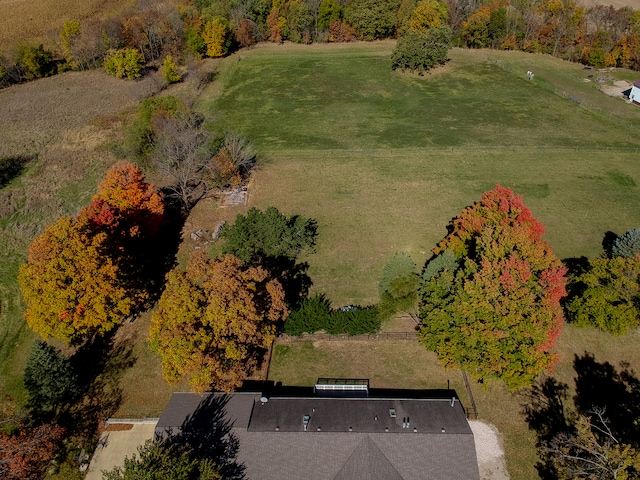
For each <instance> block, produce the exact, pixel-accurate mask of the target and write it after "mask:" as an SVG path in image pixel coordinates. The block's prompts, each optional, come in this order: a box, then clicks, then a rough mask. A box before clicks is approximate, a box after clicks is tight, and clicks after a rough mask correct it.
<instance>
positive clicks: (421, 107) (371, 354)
mask: <svg viewBox="0 0 640 480" xmlns="http://www.w3.org/2000/svg"><path fill="white" fill-rule="evenodd" d="M392 48H393V44H392V43H376V44H358V45H353V46H312V47H310V48H306V49H305V48H302V47H297V46H282V47H280V46H271V45H269V46H260V47H258V48H256V49H254V50H252V51H249V52H242V53H241V54H239V55H236V56H233V57H231V58H228V59H226V60H225V62H223V64H222V65H221V69H220V72H219V77H218V82H219V83H218V84H217V85H214V86H213V87H212V88H211V90H210V91H209V94H208V95H207V94H205V95H204V96H202V97H201V98H200V101H199V103H198V105H197V106H198V108H200V109H201V110H202V111H203V112H205V113H206V114H207V116H208V117H209V118H210V119H212V124H213V126H214V128H217V129H220V130H232V131H236V132H238V133H240V134H242V135H245V136H246V137H247V138H250V139H251V140H252V141H253V142H254V143H255V144H256V145H257V146H258V148H259V150H260V151H261V152H262V158H263V163H262V165H261V168H260V170H259V171H258V172H257V174H256V175H255V176H254V178H253V180H252V183H251V185H250V188H249V205H248V206H256V207H259V208H265V207H267V206H269V205H275V206H277V207H278V208H279V209H281V210H282V211H284V212H286V213H288V214H294V213H298V214H303V215H306V216H309V217H313V218H315V219H317V220H318V224H319V239H318V248H317V252H316V253H315V254H313V255H309V256H308V257H307V258H305V260H307V261H308V262H309V264H310V274H311V277H312V279H313V281H314V287H313V289H314V291H316V292H323V293H326V294H327V295H328V296H329V298H331V299H332V301H333V302H334V304H335V305H344V304H349V303H361V304H368V303H374V302H376V301H377V282H378V279H379V276H380V273H381V271H382V268H383V266H384V264H385V262H386V261H387V260H388V259H389V258H390V257H391V256H392V255H393V254H394V253H395V252H399V251H402V252H407V253H409V254H410V255H411V256H412V257H413V258H414V260H415V261H416V262H417V263H418V265H420V266H421V265H422V264H423V263H424V261H425V260H426V259H427V258H428V257H429V255H430V251H431V249H432V248H433V247H434V246H435V245H436V243H437V242H438V241H439V240H441V239H442V237H443V236H444V235H445V234H446V226H447V224H448V222H449V221H450V220H451V219H452V218H453V217H454V216H455V215H456V214H458V213H459V212H460V211H461V209H462V208H464V207H465V206H467V205H470V204H471V203H473V202H474V201H477V200H478V199H479V198H480V195H481V194H482V192H483V191H486V190H488V189H490V188H492V187H493V186H494V185H495V184H496V183H501V184H503V185H507V186H510V187H512V188H514V190H515V191H516V192H517V193H520V194H522V195H523V197H524V200H525V203H526V204H527V205H528V206H529V208H530V209H531V210H532V212H533V214H534V216H536V217H537V218H539V219H540V220H541V221H542V223H543V224H544V225H545V227H546V230H547V232H546V234H545V238H546V239H547V240H548V241H549V243H550V244H551V245H552V247H553V249H554V251H555V252H556V253H557V255H558V256H559V257H561V258H569V257H576V256H583V255H584V256H587V257H590V258H593V257H595V256H597V255H599V254H600V253H601V251H602V248H601V241H602V238H603V236H604V233H605V232H607V231H614V232H617V233H623V232H624V231H626V230H628V229H630V228H634V227H636V226H638V225H640V210H639V209H638V205H639V202H640V148H639V147H640V136H639V135H638V131H639V127H640V108H637V107H635V106H633V105H629V104H627V103H625V102H624V101H622V100H621V99H617V98H612V97H609V96H606V95H604V94H603V93H602V92H600V91H599V90H598V86H597V85H596V84H595V83H594V82H593V81H591V79H589V78H588V75H593V74H594V73H595V74H596V76H597V75H602V76H606V77H608V78H610V81H613V80H616V79H625V80H632V79H633V78H635V76H638V77H640V75H636V74H635V73H631V72H625V71H615V72H606V73H600V72H594V71H585V70H583V69H582V68H581V67H580V66H579V65H574V64H569V63H566V62H562V61H560V60H557V59H554V58H551V57H546V56H538V55H527V54H523V53H519V52H492V51H464V50H454V51H453V52H452V54H451V59H452V60H451V62H450V63H449V64H448V65H447V66H446V67H444V68H442V69H440V70H437V71H435V72H434V73H433V74H430V75H427V76H425V77H417V76H411V75H402V74H400V73H397V72H392V71H391V70H390V62H389V55H390V52H391V50H392ZM527 70H532V71H534V72H535V74H536V76H535V79H534V81H528V80H527V78H526V72H527ZM244 211H246V207H243V208H224V209H221V208H214V207H213V206H212V205H209V206H207V205H206V204H204V205H202V206H201V207H200V208H199V211H198V212H197V216H196V217H194V223H193V225H192V228H194V229H195V228H201V227H202V226H206V225H207V222H209V225H211V226H213V225H215V224H216V223H217V222H218V221H219V220H221V219H226V220H231V219H233V217H234V216H235V214H237V213H239V212H244ZM637 336H638V332H634V333H633V334H631V335H629V336H627V337H624V338H622V339H616V338H613V337H611V336H609V335H606V334H602V333H600V332H597V331H594V330H590V329H586V330H585V329H582V330H581V329H576V328H573V327H572V326H570V325H569V326H567V328H566V329H565V331H564V333H563V336H562V337H561V339H560V341H559V343H558V345H557V349H556V350H557V352H558V354H559V357H560V361H559V363H558V365H557V366H556V369H555V375H557V376H558V378H559V379H560V380H562V381H564V382H566V383H568V384H569V385H570V386H571V387H573V377H574V376H575V372H574V371H573V367H572V362H573V358H574V355H575V354H578V355H581V354H583V353H584V352H585V351H588V352H590V353H593V354H594V355H595V358H596V360H597V361H599V362H604V361H609V362H611V363H612V364H614V365H616V366H617V365H619V362H620V361H623V360H624V361H627V362H629V363H630V365H631V367H632V368H635V369H636V371H638V370H639V369H640V355H638V353H637V349H636V347H635V346H636V345H637ZM322 376H329V377H368V378H370V379H371V382H372V385H373V386H375V387H388V388H431V387H433V388H443V386H445V385H446V382H447V380H449V381H450V384H451V386H452V388H455V389H456V390H457V391H458V393H459V394H460V396H461V399H462V400H463V402H464V403H465V404H468V402H469V399H468V395H467V394H466V391H465V387H464V384H463V382H462V377H461V373H460V372H459V371H456V370H453V371H446V370H444V369H443V368H442V367H440V366H439V365H438V364H437V360H436V358H435V355H433V354H432V353H429V352H427V351H426V350H425V349H424V347H422V346H420V345H419V344H418V343H417V342H411V341H404V342H403V341H392V340H381V341H376V342H362V341H354V342H315V343H311V342H306V343H291V344H277V345H276V348H275V353H274V358H273V361H272V363H271V367H270V373H269V378H270V379H271V380H274V381H281V382H283V383H284V384H287V385H309V384H310V383H312V382H313V381H315V380H316V379H317V378H318V377H322ZM472 390H473V394H474V397H475V400H476V403H477V405H478V409H479V414H480V418H481V419H482V420H484V421H487V422H489V423H492V424H494V425H496V426H497V427H498V429H499V430H500V432H501V435H502V440H503V443H504V448H505V452H506V457H507V463H508V468H509V472H510V474H511V476H512V478H514V479H522V480H525V479H531V478H536V477H537V473H536V470H535V463H536V452H535V434H534V433H533V432H531V431H530V430H529V429H528V427H527V425H526V422H525V419H524V416H523V414H522V409H523V405H524V404H525V403H526V402H527V398H526V396H524V395H523V394H522V393H511V392H509V391H508V390H507V389H506V388H505V387H504V385H503V384H501V383H500V382H489V383H488V384H485V385H484V386H480V385H477V384H473V385H472Z"/></svg>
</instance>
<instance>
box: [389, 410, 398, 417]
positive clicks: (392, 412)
mask: <svg viewBox="0 0 640 480" xmlns="http://www.w3.org/2000/svg"><path fill="white" fill-rule="evenodd" d="M389 416H390V417H391V418H396V409H395V408H390V409H389Z"/></svg>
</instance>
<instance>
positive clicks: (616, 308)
mask: <svg viewBox="0 0 640 480" xmlns="http://www.w3.org/2000/svg"><path fill="white" fill-rule="evenodd" d="M639 280H640V261H638V260H637V259H635V258H624V257H622V256H617V257H613V258H597V259H595V260H593V261H591V262H590V263H589V269H588V270H587V271H586V272H584V273H582V274H580V275H578V276H577V277H576V278H575V279H574V280H573V282H572V283H573V286H572V289H571V290H572V292H575V293H574V296H573V297H572V298H571V299H570V300H569V301H568V302H567V316H568V317H569V319H570V320H571V321H572V322H573V323H575V324H576V325H577V326H579V327H587V326H594V327H597V328H599V329H600V330H603V331H605V332H609V333H611V334H613V335H625V334H626V333H627V332H628V331H629V329H630V328H634V327H637V326H638V325H639V317H640V311H639V310H638V305H640V283H639Z"/></svg>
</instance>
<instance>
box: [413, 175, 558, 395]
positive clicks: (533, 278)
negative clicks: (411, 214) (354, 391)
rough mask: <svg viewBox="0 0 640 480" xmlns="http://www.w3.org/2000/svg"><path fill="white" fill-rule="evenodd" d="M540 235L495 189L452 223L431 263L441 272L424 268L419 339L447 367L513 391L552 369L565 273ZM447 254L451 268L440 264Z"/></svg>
mask: <svg viewBox="0 0 640 480" xmlns="http://www.w3.org/2000/svg"><path fill="white" fill-rule="evenodd" d="M543 232H544V228H543V227H542V225H541V224H540V222H538V220H536V219H535V218H533V216H532V215H531V212H530V211H529V209H528V208H527V207H526V206H525V205H524V204H523V202H522V198H521V197H520V196H517V195H515V194H514V193H513V191H512V190H510V189H508V188H504V187H501V186H499V185H498V186H497V187H496V188H495V189H494V190H491V191H489V192H486V193H484V194H483V195H482V200H481V201H480V202H478V203H475V204H474V205H472V206H470V207H467V208H466V209H465V210H463V211H462V213H461V214H460V215H458V217H456V218H455V219H454V220H453V225H452V228H451V232H450V233H449V234H448V235H447V236H446V237H445V238H444V240H442V242H440V244H439V245H438V246H437V247H436V249H435V250H434V254H435V255H436V257H435V258H434V259H433V260H432V261H431V262H437V263H438V264H439V265H441V267H439V268H429V263H428V264H427V266H426V268H425V274H424V275H423V282H424V283H423V286H422V300H421V311H420V316H421V318H422V326H421V328H420V331H419V337H420V339H421V341H422V343H423V344H424V345H426V346H427V348H429V349H431V350H434V351H435V352H436V353H437V354H438V358H439V360H440V361H441V362H442V363H443V364H444V365H445V366H451V367H454V366H455V367H458V368H461V369H463V370H466V371H468V372H469V373H470V374H471V375H472V376H473V377H475V378H477V379H485V378H492V377H493V378H499V379H502V380H503V381H504V382H505V383H506V384H507V386H508V387H509V388H511V389H515V388H518V387H521V386H525V385H530V384H531V383H532V381H533V380H534V378H535V377H536V376H537V375H538V374H539V373H540V372H542V371H543V370H544V369H546V368H549V367H550V366H551V365H552V364H553V362H554V356H553V355H552V354H551V353H550V350H551V348H552V347H553V345H554V344H555V342H556V340H557V338H558V336H559V335H560V332H561V329H562V325H563V321H564V318H563V314H562V308H561V306H560V299H561V298H562V297H563V296H564V295H565V294H566V291H565V283H566V280H565V273H566V268H565V267H564V266H563V265H562V263H561V262H560V260H559V259H558V258H557V257H556V256H555V255H554V254H553V253H552V251H551V248H550V247H549V245H548V244H547V243H546V242H545V241H544V240H542V238H541V236H542V233H543ZM446 252H450V253H446ZM451 253H453V255H455V259H456V260H457V261H446V262H445V261H442V262H440V261H439V256H441V255H451ZM431 262H430V263H431Z"/></svg>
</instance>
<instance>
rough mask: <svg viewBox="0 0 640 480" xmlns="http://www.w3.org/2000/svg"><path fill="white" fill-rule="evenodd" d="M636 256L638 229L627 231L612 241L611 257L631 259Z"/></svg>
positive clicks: (639, 235) (639, 243)
mask: <svg viewBox="0 0 640 480" xmlns="http://www.w3.org/2000/svg"><path fill="white" fill-rule="evenodd" d="M638 254H640V228H634V229H632V230H629V231H628V232H626V233H624V234H622V235H620V236H619V237H618V238H616V239H615V240H614V241H613V245H612V246H611V256H612V257H624V258H633V257H635V256H636V255H638Z"/></svg>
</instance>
